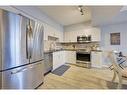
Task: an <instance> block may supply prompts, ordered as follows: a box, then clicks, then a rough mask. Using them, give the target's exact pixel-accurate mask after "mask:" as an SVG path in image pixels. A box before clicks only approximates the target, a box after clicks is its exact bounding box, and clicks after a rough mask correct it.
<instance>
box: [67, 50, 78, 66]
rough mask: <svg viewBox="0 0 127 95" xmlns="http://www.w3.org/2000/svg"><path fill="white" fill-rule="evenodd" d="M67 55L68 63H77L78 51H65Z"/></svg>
mask: <svg viewBox="0 0 127 95" xmlns="http://www.w3.org/2000/svg"><path fill="white" fill-rule="evenodd" d="M65 54H66V56H65V59H66V63H72V64H75V63H76V51H65Z"/></svg>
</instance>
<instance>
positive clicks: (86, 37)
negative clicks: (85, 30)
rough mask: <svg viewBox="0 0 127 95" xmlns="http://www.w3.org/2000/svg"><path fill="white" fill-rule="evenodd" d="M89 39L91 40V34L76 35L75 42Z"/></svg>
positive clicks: (88, 40)
mask: <svg viewBox="0 0 127 95" xmlns="http://www.w3.org/2000/svg"><path fill="white" fill-rule="evenodd" d="M90 41H91V35H88V36H86V35H83V36H77V42H90Z"/></svg>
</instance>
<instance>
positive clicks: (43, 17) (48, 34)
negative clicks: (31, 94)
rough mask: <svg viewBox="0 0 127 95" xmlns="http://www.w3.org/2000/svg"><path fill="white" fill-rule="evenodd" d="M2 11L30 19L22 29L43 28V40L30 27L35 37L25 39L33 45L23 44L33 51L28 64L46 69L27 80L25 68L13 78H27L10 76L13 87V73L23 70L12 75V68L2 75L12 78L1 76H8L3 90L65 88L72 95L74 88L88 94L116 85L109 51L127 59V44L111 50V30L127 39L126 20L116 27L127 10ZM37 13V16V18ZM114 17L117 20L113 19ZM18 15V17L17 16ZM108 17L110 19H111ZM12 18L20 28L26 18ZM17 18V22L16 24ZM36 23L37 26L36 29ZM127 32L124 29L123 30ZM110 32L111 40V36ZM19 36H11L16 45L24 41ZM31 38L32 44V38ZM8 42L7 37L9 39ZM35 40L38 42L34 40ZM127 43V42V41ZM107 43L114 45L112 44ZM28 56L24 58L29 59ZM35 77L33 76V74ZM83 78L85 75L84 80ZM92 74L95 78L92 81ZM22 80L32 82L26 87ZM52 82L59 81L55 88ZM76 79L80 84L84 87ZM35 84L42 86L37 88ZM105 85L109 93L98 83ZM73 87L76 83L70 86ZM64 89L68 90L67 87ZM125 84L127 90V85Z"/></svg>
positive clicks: (38, 69)
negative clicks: (113, 79) (84, 90)
mask: <svg viewBox="0 0 127 95" xmlns="http://www.w3.org/2000/svg"><path fill="white" fill-rule="evenodd" d="M0 8H1V9H4V10H8V11H11V12H13V13H16V14H18V15H20V16H21V18H22V19H24V20H22V19H21V20H22V24H23V23H24V24H28V25H30V26H33V27H34V25H37V27H38V28H36V29H37V30H36V31H38V34H36V32H35V33H34V32H33V33H32V32H31V30H32V29H34V28H33V27H30V26H28V27H27V29H28V30H29V32H30V33H29V32H28V34H27V33H25V32H24V33H23V35H22V37H25V35H26V38H25V39H26V41H28V42H25V39H24V40H22V41H23V42H24V44H23V43H22V45H21V46H25V47H27V49H24V50H25V51H27V50H28V51H27V52H28V54H26V55H27V56H28V58H27V60H28V61H29V62H28V63H29V64H27V65H32V64H33V63H37V62H41V63H42V64H41V65H40V63H39V66H37V67H31V66H28V68H30V71H28V72H29V73H28V72H27V74H26V75H25V76H22V74H24V73H26V72H24V71H25V70H26V67H25V68H24V67H23V68H21V69H19V70H18V71H15V70H14V71H13V72H11V74H12V75H13V74H14V75H15V74H16V73H19V72H21V71H23V72H24V73H19V74H18V75H16V76H14V77H13V76H12V77H11V76H9V78H12V80H11V81H9V80H10V79H9V78H8V77H7V80H6V76H7V75H9V74H10V71H9V70H11V69H15V68H17V67H18V66H19V64H17V67H14V68H13V66H12V67H11V68H10V67H9V66H8V67H9V69H7V68H5V69H2V70H1V72H4V71H5V72H6V70H7V71H9V73H7V75H6V74H5V75H4V73H2V74H1V76H4V78H3V77H1V78H3V79H1V81H0V83H1V84H3V87H2V85H1V88H2V89H37V88H39V89H46V88H47V89H48V88H49V89H50V88H52V89H59V88H61V89H67V88H68V89H71V88H73V89H76V88H77V89H82V88H83V89H88V88H92V89H97V88H99V89H104V88H105V89H109V88H108V87H107V86H106V85H105V82H107V81H109V82H110V81H111V79H112V76H113V75H112V74H113V72H112V71H111V70H110V69H109V66H110V65H111V64H110V62H109V61H108V60H107V59H106V58H107V55H105V53H107V52H106V51H108V50H117V51H122V52H123V53H124V54H126V50H124V48H126V46H123V45H124V43H122V42H123V41H124V40H122V41H121V45H117V46H116V47H115V46H114V45H113V46H111V45H110V41H109V40H110V37H109V35H110V30H111V32H112V31H113V32H116V33H117V32H118V33H119V32H120V33H121V35H122V36H124V34H123V32H122V31H123V30H124V29H126V26H125V25H126V23H125V22H123V21H125V19H122V20H121V19H120V20H118V21H116V19H118V17H120V18H122V16H123V15H124V14H125V13H126V10H123V11H122V12H121V11H120V10H122V8H123V6H122V7H121V6H107V7H97V6H88V7H87V6H1V7H0ZM109 9H110V11H109ZM61 10H62V11H61ZM104 10H105V14H103V13H104ZM33 12H35V13H34V14H33ZM99 12H100V13H99ZM111 12H112V14H109V13H111ZM124 12H125V13H124ZM6 13H7V14H9V13H8V12H6V11H5V14H6ZM13 13H12V15H14V14H13ZM5 14H3V15H4V16H3V17H5ZM64 14H66V15H64ZM106 14H108V15H110V16H107V15H106ZM116 14H117V15H116ZM1 15H2V12H1ZM12 15H11V13H10V15H9V17H8V19H9V18H10V19H9V20H10V22H9V23H14V22H13V21H17V22H16V23H18V24H20V23H19V22H18V19H19V18H20V17H17V16H15V17H16V18H13V16H12ZM11 16H12V18H13V19H14V20H12V18H11ZM112 17H114V19H113V20H111V22H110V19H111V18H112ZM1 18H2V17H1ZM27 18H28V19H29V20H30V21H29V20H28V22H27ZM103 19H104V20H103ZM11 20H12V21H11ZM25 20H26V22H25ZM6 21H7V20H5V22H6ZM34 21H35V23H33V22H34ZM3 22H4V21H3ZM110 23H111V24H110ZM114 23H116V24H114ZM119 23H120V24H121V23H122V25H119ZM124 23H125V24H124ZM17 26H18V25H17ZM17 26H16V25H15V26H13V24H12V26H11V28H13V27H17ZM21 26H23V25H21ZM113 27H115V28H116V27H117V28H118V27H120V29H119V28H118V29H117V30H115V29H114V28H113ZM105 28H106V29H107V30H106V29H105ZM121 28H124V29H123V30H121ZM23 29H25V28H23ZM27 29H26V30H27ZM5 31H6V30H5ZM16 31H17V30H16ZM16 31H15V33H16V34H17V36H18V37H19V38H20V37H21V35H19V34H18V33H17V32H16ZM23 31H24V30H23ZM103 31H105V32H103ZM106 32H107V33H109V34H106ZM15 33H12V35H9V34H7V35H9V36H10V37H12V38H11V41H16V40H15V39H18V37H16V36H15ZM21 34H22V33H21ZM1 35H2V34H1ZM27 35H28V38H27ZM105 35H107V36H105ZM3 36H5V35H4V34H3ZM34 36H37V37H35V39H33V38H34ZM6 37H8V36H6ZM13 37H16V38H15V39H13ZM22 37H21V38H22ZM125 38H126V36H124V39H125ZM105 40H106V41H107V42H108V43H106V42H105ZM32 41H33V42H32ZM34 41H35V42H34ZM36 41H37V42H36ZM7 42H8V40H7ZM38 42H40V43H38ZM14 43H16V44H15V45H14V46H13V45H12V46H13V49H16V50H17V51H15V52H16V54H17V53H18V52H19V51H20V49H19V51H18V49H17V47H16V45H18V44H19V42H18V41H17V42H14ZM25 43H28V46H26V45H27V44H26V45H25ZM38 45H39V46H38ZM108 45H109V46H108ZM31 46H35V47H33V48H35V49H33V50H32V52H31V48H32V47H31ZM5 47H6V45H5ZM6 48H7V47H6ZM23 48H24V47H23ZM24 50H23V51H20V52H22V53H23V52H24ZM34 50H35V51H34ZM5 51H6V50H5ZM8 51H9V50H8ZM7 54H8V53H7ZM11 54H12V55H11V56H13V55H14V54H13V50H11ZM39 54H40V55H39ZM41 54H42V55H41ZM17 55H18V54H17ZM24 55H25V54H24ZM33 55H35V56H33ZM14 56H15V55H14ZM18 57H19V56H17V57H16V59H17V60H16V59H13V60H14V62H18ZM39 57H40V58H39ZM36 58H37V59H36ZM13 60H11V61H13ZM3 64H4V63H2V64H1V65H3ZM21 66H22V65H21ZM25 66H26V64H25ZM1 67H2V66H1ZM5 67H6V66H5ZM32 68H35V69H32ZM71 70H72V71H71ZM80 70H81V71H80ZM31 71H32V72H33V73H31ZM69 71H70V72H71V73H70V72H69ZM81 73H82V75H81V76H79V75H80V74H81ZM107 73H109V74H107ZM31 74H34V75H36V76H33V75H31ZM66 74H68V76H66ZM87 74H88V75H91V76H88V75H87ZM94 74H95V75H94ZM64 75H65V76H64ZM71 75H73V76H71ZM84 75H86V76H88V79H87V77H84ZM103 75H105V77H103ZM17 76H18V77H20V78H21V77H27V78H26V81H25V82H24V81H23V80H21V79H20V78H17V79H16V80H15V77H17ZM82 76H83V77H82ZM69 77H71V78H73V79H72V82H73V83H74V84H73V83H72V84H71V82H70V80H67V78H69ZM92 77H93V79H94V78H95V80H91V79H92ZM13 78H14V80H13ZM59 78H61V80H59ZM52 79H53V80H54V81H52V82H51V80H52ZM55 79H56V80H57V81H58V83H57V81H56V80H55ZM74 79H76V80H78V82H77V81H76V80H74ZM80 79H81V80H80ZM85 79H86V80H91V81H92V82H93V84H90V82H91V81H89V82H88V81H86V80H85ZM4 80H5V81H4ZM35 80H36V81H37V82H34V81H35ZM66 80H67V83H66ZM99 80H100V81H103V83H102V84H103V87H101V86H102V85H100V84H99V83H98V81H99ZM104 80H105V81H104ZM3 81H4V82H3ZM59 81H61V82H62V81H63V83H60V82H59ZM81 81H82V82H86V84H82V83H81ZM94 81H95V83H94ZM7 82H8V83H7ZM10 82H12V83H10ZM15 82H17V83H15ZM27 82H28V83H27ZM68 82H70V84H69V83H68ZM109 82H108V83H109ZM22 83H23V84H22ZM64 83H65V84H67V85H65V86H63V84H64ZM8 84H9V85H8ZM14 84H16V85H14ZM17 84H18V85H17ZM25 84H28V85H25ZM77 84H80V85H79V86H76V85H77ZM95 84H96V85H95ZM124 84H126V81H125V83H124ZM47 85H48V86H47ZM53 85H57V86H53ZM70 85H72V86H70ZM80 86H81V87H80ZM62 87H63V88H62Z"/></svg>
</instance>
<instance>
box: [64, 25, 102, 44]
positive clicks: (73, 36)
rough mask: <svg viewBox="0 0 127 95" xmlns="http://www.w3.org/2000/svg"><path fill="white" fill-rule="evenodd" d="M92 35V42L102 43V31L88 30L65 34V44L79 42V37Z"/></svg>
mask: <svg viewBox="0 0 127 95" xmlns="http://www.w3.org/2000/svg"><path fill="white" fill-rule="evenodd" d="M82 35H91V38H92V41H100V29H99V28H94V27H91V28H88V29H82V30H76V31H67V32H64V42H77V36H82Z"/></svg>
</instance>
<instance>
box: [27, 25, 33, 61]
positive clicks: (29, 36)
mask: <svg viewBox="0 0 127 95" xmlns="http://www.w3.org/2000/svg"><path fill="white" fill-rule="evenodd" d="M32 47H33V33H32V27H31V26H30V24H29V25H28V26H27V29H26V56H27V59H31V57H32Z"/></svg>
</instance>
